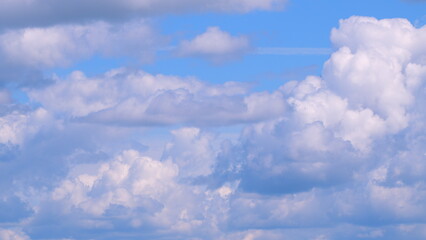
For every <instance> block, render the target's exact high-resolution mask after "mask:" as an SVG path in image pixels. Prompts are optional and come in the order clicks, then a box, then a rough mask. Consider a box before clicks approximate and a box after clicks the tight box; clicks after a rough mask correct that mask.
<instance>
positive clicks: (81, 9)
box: [0, 0, 286, 28]
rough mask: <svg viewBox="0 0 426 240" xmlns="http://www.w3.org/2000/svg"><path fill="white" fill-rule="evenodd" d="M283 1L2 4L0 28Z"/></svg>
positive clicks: (245, 8) (266, 6) (42, 0)
mask: <svg viewBox="0 0 426 240" xmlns="http://www.w3.org/2000/svg"><path fill="white" fill-rule="evenodd" d="M285 2H286V0H231V1H229V0H218V1H211V0H201V1H200V0H196V1H195V0H183V1H182V0H181V1H178V0H124V1H114V0H107V1H99V0H89V1H83V0H79V1H73V2H58V1H53V0H17V1H13V0H1V1H0V4H1V5H2V8H1V9H0V22H1V24H0V27H3V28H12V27H22V26H24V27H25V26H40V25H52V24H56V23H70V22H71V23H73V22H85V21H90V20H119V19H128V18H132V17H141V16H142V17H146V16H152V15H158V14H165V13H188V12H211V11H215V12H243V13H244V12H249V11H253V10H274V9H279V8H281V7H282V6H283V5H284V3H285Z"/></svg>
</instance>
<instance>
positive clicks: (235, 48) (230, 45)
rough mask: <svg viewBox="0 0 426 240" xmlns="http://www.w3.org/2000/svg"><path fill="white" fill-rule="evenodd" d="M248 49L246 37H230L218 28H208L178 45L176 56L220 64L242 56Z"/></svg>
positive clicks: (248, 44)
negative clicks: (198, 58) (191, 57)
mask: <svg viewBox="0 0 426 240" xmlns="http://www.w3.org/2000/svg"><path fill="white" fill-rule="evenodd" d="M249 48H250V43H249V40H248V39H247V38H246V37H243V36H238V37H234V36H231V35H230V34H229V33H227V32H224V31H222V30H221V29H220V28H219V27H209V28H208V29H207V31H206V32H205V33H203V34H200V35H198V36H196V37H195V38H194V39H192V40H189V41H183V42H181V43H180V45H179V47H178V49H177V54H178V55H180V56H194V57H204V58H207V59H209V60H211V61H213V62H216V63H218V62H221V61H224V60H229V59H233V58H236V57H240V56H242V54H244V53H246V52H247V51H248V50H249Z"/></svg>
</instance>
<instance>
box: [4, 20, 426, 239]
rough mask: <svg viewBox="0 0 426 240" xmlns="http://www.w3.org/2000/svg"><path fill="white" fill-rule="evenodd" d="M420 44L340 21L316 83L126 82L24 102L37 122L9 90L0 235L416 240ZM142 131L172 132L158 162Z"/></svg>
mask: <svg viewBox="0 0 426 240" xmlns="http://www.w3.org/2000/svg"><path fill="white" fill-rule="evenodd" d="M425 38H426V28H425V27H423V28H415V27H413V26H412V25H411V24H410V23H409V22H408V21H407V20H404V19H385V20H377V19H374V18H366V17H351V18H349V19H346V20H342V21H341V22H340V27H339V28H337V29H334V30H333V31H332V36H331V39H332V42H333V44H334V47H335V49H336V50H335V52H334V53H333V54H332V55H331V56H330V59H329V60H328V61H327V62H326V63H325V65H324V69H323V74H322V76H320V77H319V76H309V77H307V78H306V79H304V80H303V81H300V82H296V81H292V82H288V83H286V84H285V85H283V86H281V87H280V88H278V89H277V90H275V91H273V92H271V93H267V92H257V93H256V92H255V93H253V92H250V91H248V90H247V88H246V85H244V84H240V83H225V84H222V85H209V84H206V83H204V82H202V81H200V80H197V79H194V78H182V77H175V76H164V75H150V74H148V73H145V72H142V71H139V70H138V71H131V70H128V69H116V70H111V71H110V72H108V73H105V74H103V75H101V76H97V77H87V76H85V75H84V74H83V73H81V72H74V73H73V74H71V75H70V76H68V77H67V78H65V79H59V78H57V79H55V80H54V82H53V83H52V84H51V85H49V86H46V87H43V88H40V89H28V90H27V93H28V94H29V97H30V99H31V101H32V104H33V105H36V106H37V109H38V110H36V109H31V108H30V107H29V106H27V107H26V108H25V107H22V106H15V105H10V102H9V101H10V100H8V93H7V92H6V93H4V94H3V95H4V96H5V97H4V100H3V101H4V103H5V104H4V105H7V104H9V105H7V106H9V107H10V108H12V110H11V109H6V108H5V109H6V110H4V113H2V116H1V119H0V120H1V121H0V124H1V125H0V127H1V128H2V129H5V130H4V131H2V132H5V133H6V132H7V133H9V134H4V135H2V137H3V138H1V139H0V140H1V142H2V143H3V145H4V146H5V147H4V148H2V151H1V152H0V153H1V154H3V156H6V155H7V156H8V158H7V159H9V160H7V161H0V164H1V165H0V166H2V167H4V168H5V169H7V170H9V171H10V173H8V174H7V175H4V176H3V175H2V176H1V179H2V181H1V182H2V184H0V186H1V187H2V188H3V189H7V191H4V192H2V193H1V194H2V195H1V197H2V198H1V199H2V202H1V201H0V204H3V205H5V206H14V207H16V208H18V209H20V211H17V213H16V216H5V217H4V219H7V220H4V221H3V222H1V221H0V224H5V222H7V223H8V224H9V225H0V236H5V237H3V238H6V239H7V238H12V239H13V238H15V239H19V238H22V239H26V238H27V235H28V236H29V237H31V238H33V239H46V238H48V237H50V238H54V239H63V238H75V239H92V238H93V239H117V238H120V239H126V238H127V239H140V238H149V239H232V240H233V239H235V240H237V239H238V240H241V239H243V240H250V239H251V240H253V239H267V240H273V239H318V240H320V239H424V238H425V237H426V233H425V225H424V223H425V221H426V217H425V215H424V214H423V213H424V212H425V211H426V178H425V176H424V171H425V170H426V164H425V150H424V149H426V145H425V137H424V136H425V133H426V131H425V130H426V126H425V123H424V122H425V120H426V112H425V110H424V104H425V103H426V101H425V100H426V99H425V95H424V92H425V81H426V61H425V59H426V58H425V56H426V48H425V46H424V44H423V43H424V42H425ZM21 108H22V109H21ZM248 122H249V123H248ZM99 123H101V124H99ZM241 123H246V124H247V123H248V124H247V125H246V126H245V128H244V129H243V130H242V132H241V134H240V136H239V137H237V138H231V139H229V140H225V141H222V140H223V138H224V135H226V133H223V135H221V134H220V133H219V134H218V133H217V132H220V129H219V130H217V128H216V129H215V128H211V126H215V125H221V126H223V125H230V124H241ZM149 125H157V126H158V125H167V126H168V128H169V129H170V128H173V130H172V131H171V136H168V137H167V138H168V139H167V140H163V142H164V143H163V149H162V150H161V151H160V154H158V155H157V156H150V151H149V150H147V149H146V148H149V147H152V146H147V147H146V148H145V147H144V146H141V145H143V144H148V145H150V144H151V145H154V142H155V139H152V135H149V132H148V131H146V128H141V127H140V126H149ZM182 125H188V126H189V127H183V128H182ZM194 125H196V126H195V127H194ZM123 126H124V127H123ZM205 127H208V128H205ZM159 129H160V128H157V131H159V132H161V131H168V130H169V129H167V130H164V129H162V130H159ZM6 130H7V131H6ZM209 130H211V132H210V131H209ZM135 141H136V142H137V143H140V144H139V145H138V144H135V143H134V142H135ZM142 142H143V144H142ZM156 147H158V146H156ZM3 149H5V150H4V151H3ZM41 153H48V154H45V155H43V154H41ZM40 164H42V166H39V165H40ZM24 165H25V166H29V167H31V170H28V169H27V170H25V169H24V170H23V169H21V168H19V167H17V166H24ZM51 169H55V170H56V171H49V170H51ZM28 179H30V180H28ZM52 179H54V181H52ZM49 180H50V181H49ZM11 186H13V188H11ZM12 201H14V202H13V203H12ZM15 202H17V203H15ZM0 216H1V215H0ZM0 220H1V219H0ZM5 226H6V227H5ZM24 232H25V234H24ZM1 234H3V235H1Z"/></svg>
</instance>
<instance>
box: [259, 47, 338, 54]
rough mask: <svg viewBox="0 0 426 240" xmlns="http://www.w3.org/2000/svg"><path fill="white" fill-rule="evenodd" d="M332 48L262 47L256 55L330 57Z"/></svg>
mask: <svg viewBox="0 0 426 240" xmlns="http://www.w3.org/2000/svg"><path fill="white" fill-rule="evenodd" d="M332 52H333V50H332V49H331V48H283V47H260V48H258V49H256V51H255V52H254V54H260V55H330V54H331V53H332Z"/></svg>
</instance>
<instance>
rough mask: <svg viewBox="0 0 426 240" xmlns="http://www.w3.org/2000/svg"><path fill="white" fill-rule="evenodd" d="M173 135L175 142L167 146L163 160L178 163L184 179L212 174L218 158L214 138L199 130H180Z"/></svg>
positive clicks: (173, 132)
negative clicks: (214, 147) (213, 143)
mask: <svg viewBox="0 0 426 240" xmlns="http://www.w3.org/2000/svg"><path fill="white" fill-rule="evenodd" d="M172 134H173V136H174V140H173V141H172V142H170V143H168V144H167V145H166V147H165V150H164V153H163V157H162V158H163V159H166V161H172V162H174V163H176V164H177V165H178V166H179V174H180V176H183V177H198V176H206V175H209V174H211V173H212V170H213V165H214V164H215V158H216V153H215V151H214V149H213V146H212V141H213V137H212V136H209V135H208V134H205V133H202V132H201V131H200V129H199V128H183V129H178V130H174V131H172Z"/></svg>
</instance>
